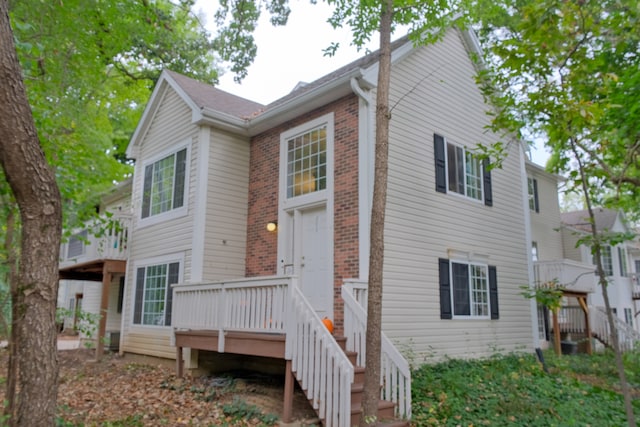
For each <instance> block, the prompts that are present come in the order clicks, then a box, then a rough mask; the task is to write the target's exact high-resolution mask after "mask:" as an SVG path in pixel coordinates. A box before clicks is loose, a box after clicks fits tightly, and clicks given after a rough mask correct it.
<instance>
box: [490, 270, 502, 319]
mask: <svg viewBox="0 0 640 427" xmlns="http://www.w3.org/2000/svg"><path fill="white" fill-rule="evenodd" d="M489 304H490V305H491V318H492V319H499V318H500V311H499V310H498V274H497V270H496V267H495V266H493V265H490V266H489Z"/></svg>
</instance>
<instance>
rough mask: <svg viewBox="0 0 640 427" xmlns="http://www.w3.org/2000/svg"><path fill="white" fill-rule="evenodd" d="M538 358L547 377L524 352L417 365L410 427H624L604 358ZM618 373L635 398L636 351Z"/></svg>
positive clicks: (639, 368) (639, 384)
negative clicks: (545, 367) (542, 360)
mask: <svg viewBox="0 0 640 427" xmlns="http://www.w3.org/2000/svg"><path fill="white" fill-rule="evenodd" d="M545 358H546V361H547V364H548V367H549V373H545V372H544V370H543V369H542V366H541V364H540V363H538V361H537V359H536V358H535V357H534V356H533V355H529V354H510V355H501V356H495V357H492V358H489V359H485V360H471V361H464V360H448V361H445V362H442V363H439V364H436V365H425V366H423V367H421V368H420V369H418V370H417V371H415V372H414V374H413V379H412V395H413V408H412V409H413V417H412V418H413V419H412V422H413V425H416V426H483V425H486V426H514V425H522V426H525V425H526V426H545V427H548V426H563V427H564V426H594V427H596V426H597V427H605V426H622V425H626V416H625V411H624V404H623V399H622V396H621V395H620V393H619V392H618V391H619V382H618V380H617V372H616V370H615V363H614V359H613V354H612V353H610V352H605V353H600V354H597V355H593V356H587V355H577V356H562V357H556V356H555V355H553V354H551V353H547V354H545ZM625 368H626V371H627V373H628V375H629V377H628V381H629V383H630V384H631V386H632V387H634V388H635V390H636V393H638V392H639V391H640V353H630V354H627V355H626V356H625ZM634 405H635V410H636V413H637V414H638V415H640V402H638V401H634Z"/></svg>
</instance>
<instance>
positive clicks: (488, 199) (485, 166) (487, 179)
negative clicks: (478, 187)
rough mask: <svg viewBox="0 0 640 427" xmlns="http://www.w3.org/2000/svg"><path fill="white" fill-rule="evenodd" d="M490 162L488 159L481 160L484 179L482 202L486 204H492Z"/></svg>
mask: <svg viewBox="0 0 640 427" xmlns="http://www.w3.org/2000/svg"><path fill="white" fill-rule="evenodd" d="M490 164H491V162H490V161H489V159H484V160H483V162H482V179H483V181H484V204H485V205H487V206H493V191H492V189H491V171H490V170H489V165H490Z"/></svg>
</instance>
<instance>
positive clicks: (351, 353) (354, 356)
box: [344, 350, 358, 366]
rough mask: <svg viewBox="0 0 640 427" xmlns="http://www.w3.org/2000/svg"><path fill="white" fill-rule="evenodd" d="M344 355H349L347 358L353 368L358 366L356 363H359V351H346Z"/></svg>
mask: <svg viewBox="0 0 640 427" xmlns="http://www.w3.org/2000/svg"><path fill="white" fill-rule="evenodd" d="M344 354H346V355H347V358H348V359H349V361H350V362H351V364H352V365H353V366H356V363H358V352H357V351H346V350H345V352H344Z"/></svg>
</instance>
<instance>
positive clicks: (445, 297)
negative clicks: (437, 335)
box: [438, 258, 453, 319]
mask: <svg viewBox="0 0 640 427" xmlns="http://www.w3.org/2000/svg"><path fill="white" fill-rule="evenodd" d="M438 265H439V270H440V318H441V319H451V318H452V317H453V313H452V311H451V283H450V282H449V260H448V259H444V258H440V259H439V260H438Z"/></svg>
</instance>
